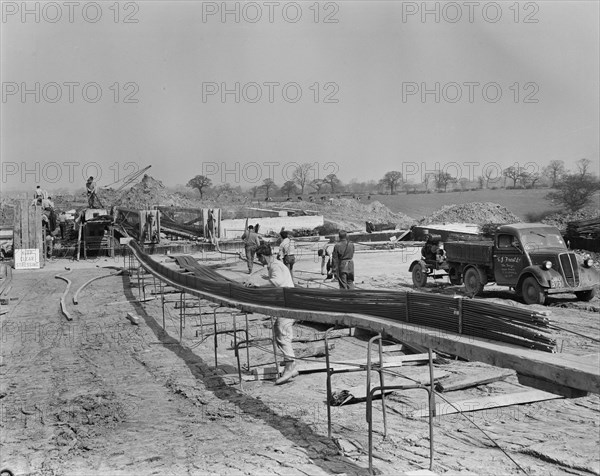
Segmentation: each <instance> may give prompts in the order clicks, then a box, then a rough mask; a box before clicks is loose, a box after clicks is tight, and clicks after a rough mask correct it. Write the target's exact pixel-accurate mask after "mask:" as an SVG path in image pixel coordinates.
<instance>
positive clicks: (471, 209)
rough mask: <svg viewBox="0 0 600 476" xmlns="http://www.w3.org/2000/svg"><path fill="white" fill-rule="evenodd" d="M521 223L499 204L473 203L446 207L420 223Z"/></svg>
mask: <svg viewBox="0 0 600 476" xmlns="http://www.w3.org/2000/svg"><path fill="white" fill-rule="evenodd" d="M521 221H522V220H521V219H520V218H519V217H518V216H516V215H515V214H514V213H512V212H511V211H510V210H508V209H507V208H505V207H503V206H502V205H498V204H497V203H491V202H485V203H482V202H473V203H463V204H461V205H446V206H444V207H442V208H440V209H439V210H437V211H436V212H434V213H433V214H431V215H429V216H428V217H424V218H422V219H421V220H420V221H419V225H429V224H432V223H440V224H441V223H473V224H476V225H484V224H490V223H495V224H501V223H502V224H504V223H518V222H521Z"/></svg>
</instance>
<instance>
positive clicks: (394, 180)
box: [380, 170, 402, 195]
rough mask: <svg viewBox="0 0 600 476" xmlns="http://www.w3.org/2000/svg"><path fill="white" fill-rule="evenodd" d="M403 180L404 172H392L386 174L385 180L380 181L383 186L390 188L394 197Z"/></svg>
mask: <svg viewBox="0 0 600 476" xmlns="http://www.w3.org/2000/svg"><path fill="white" fill-rule="evenodd" d="M401 180H402V172H398V171H397V170H392V171H390V172H386V173H385V175H384V176H383V178H382V179H381V180H380V181H381V183H382V185H385V186H386V187H389V189H390V194H391V195H394V193H395V192H396V187H397V186H398V184H399V183H400V181H401Z"/></svg>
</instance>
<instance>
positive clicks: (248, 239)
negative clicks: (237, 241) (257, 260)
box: [242, 225, 260, 274]
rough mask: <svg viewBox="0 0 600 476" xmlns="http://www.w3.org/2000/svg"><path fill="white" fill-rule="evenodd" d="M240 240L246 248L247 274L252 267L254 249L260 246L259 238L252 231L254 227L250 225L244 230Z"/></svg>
mask: <svg viewBox="0 0 600 476" xmlns="http://www.w3.org/2000/svg"><path fill="white" fill-rule="evenodd" d="M242 240H243V241H244V249H245V250H246V261H247V264H248V274H251V273H252V268H253V267H254V255H255V254H256V249H257V248H258V247H259V246H260V239H259V237H258V235H257V234H256V233H255V232H254V227H253V226H252V225H250V226H249V227H248V229H247V230H246V231H245V232H244V234H243V235H242Z"/></svg>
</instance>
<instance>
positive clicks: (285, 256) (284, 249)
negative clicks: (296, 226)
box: [277, 230, 296, 279]
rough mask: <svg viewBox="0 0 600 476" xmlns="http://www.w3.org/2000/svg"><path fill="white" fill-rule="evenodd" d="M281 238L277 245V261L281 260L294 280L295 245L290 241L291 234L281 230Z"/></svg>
mask: <svg viewBox="0 0 600 476" xmlns="http://www.w3.org/2000/svg"><path fill="white" fill-rule="evenodd" d="M280 235H281V238H283V241H282V242H281V244H280V245H279V253H277V259H279V260H282V261H283V264H285V265H286V266H287V269H289V270H290V274H291V275H292V279H294V271H293V269H294V263H295V262H296V243H295V242H294V240H292V236H293V235H292V232H291V231H286V230H282V231H281V233H280Z"/></svg>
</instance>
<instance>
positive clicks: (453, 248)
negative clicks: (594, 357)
mask: <svg viewBox="0 0 600 476" xmlns="http://www.w3.org/2000/svg"><path fill="white" fill-rule="evenodd" d="M444 248H445V254H444V256H443V257H444V260H445V263H443V265H442V267H443V269H445V270H446V272H447V275H448V277H449V278H450V281H451V283H452V284H461V282H464V284H465V291H466V292H467V294H469V295H473V296H475V295H477V294H480V293H481V292H482V291H483V288H484V286H485V285H486V284H488V283H492V282H495V283H496V284H498V285H501V286H509V287H511V288H514V289H515V290H516V292H517V293H518V294H520V295H521V296H522V297H523V300H524V301H525V302H526V303H527V304H544V302H545V301H546V297H547V296H548V295H549V294H559V293H574V294H575V296H577V298H578V299H579V300H581V301H589V300H590V299H593V297H594V296H595V295H596V292H597V290H598V286H599V284H600V273H599V272H598V270H596V269H594V268H593V262H592V260H591V258H589V257H581V256H577V255H576V254H575V253H574V252H572V251H570V250H569V249H567V246H566V244H565V242H564V240H563V238H562V236H561V235H560V232H559V231H558V229H557V228H556V227H553V226H550V225H545V224H543V223H515V224H512V225H502V226H500V227H498V229H497V230H496V233H495V235H494V238H493V240H490V241H480V242H447V243H445V246H444ZM437 267H440V266H436V268H437ZM411 270H412V271H413V282H414V283H415V286H417V287H421V286H424V285H425V282H426V280H427V276H428V275H429V276H431V275H432V273H433V271H432V266H431V265H430V264H429V263H427V262H421V264H420V265H419V262H415V263H413V265H411ZM434 277H435V276H434ZM417 278H420V279H417Z"/></svg>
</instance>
